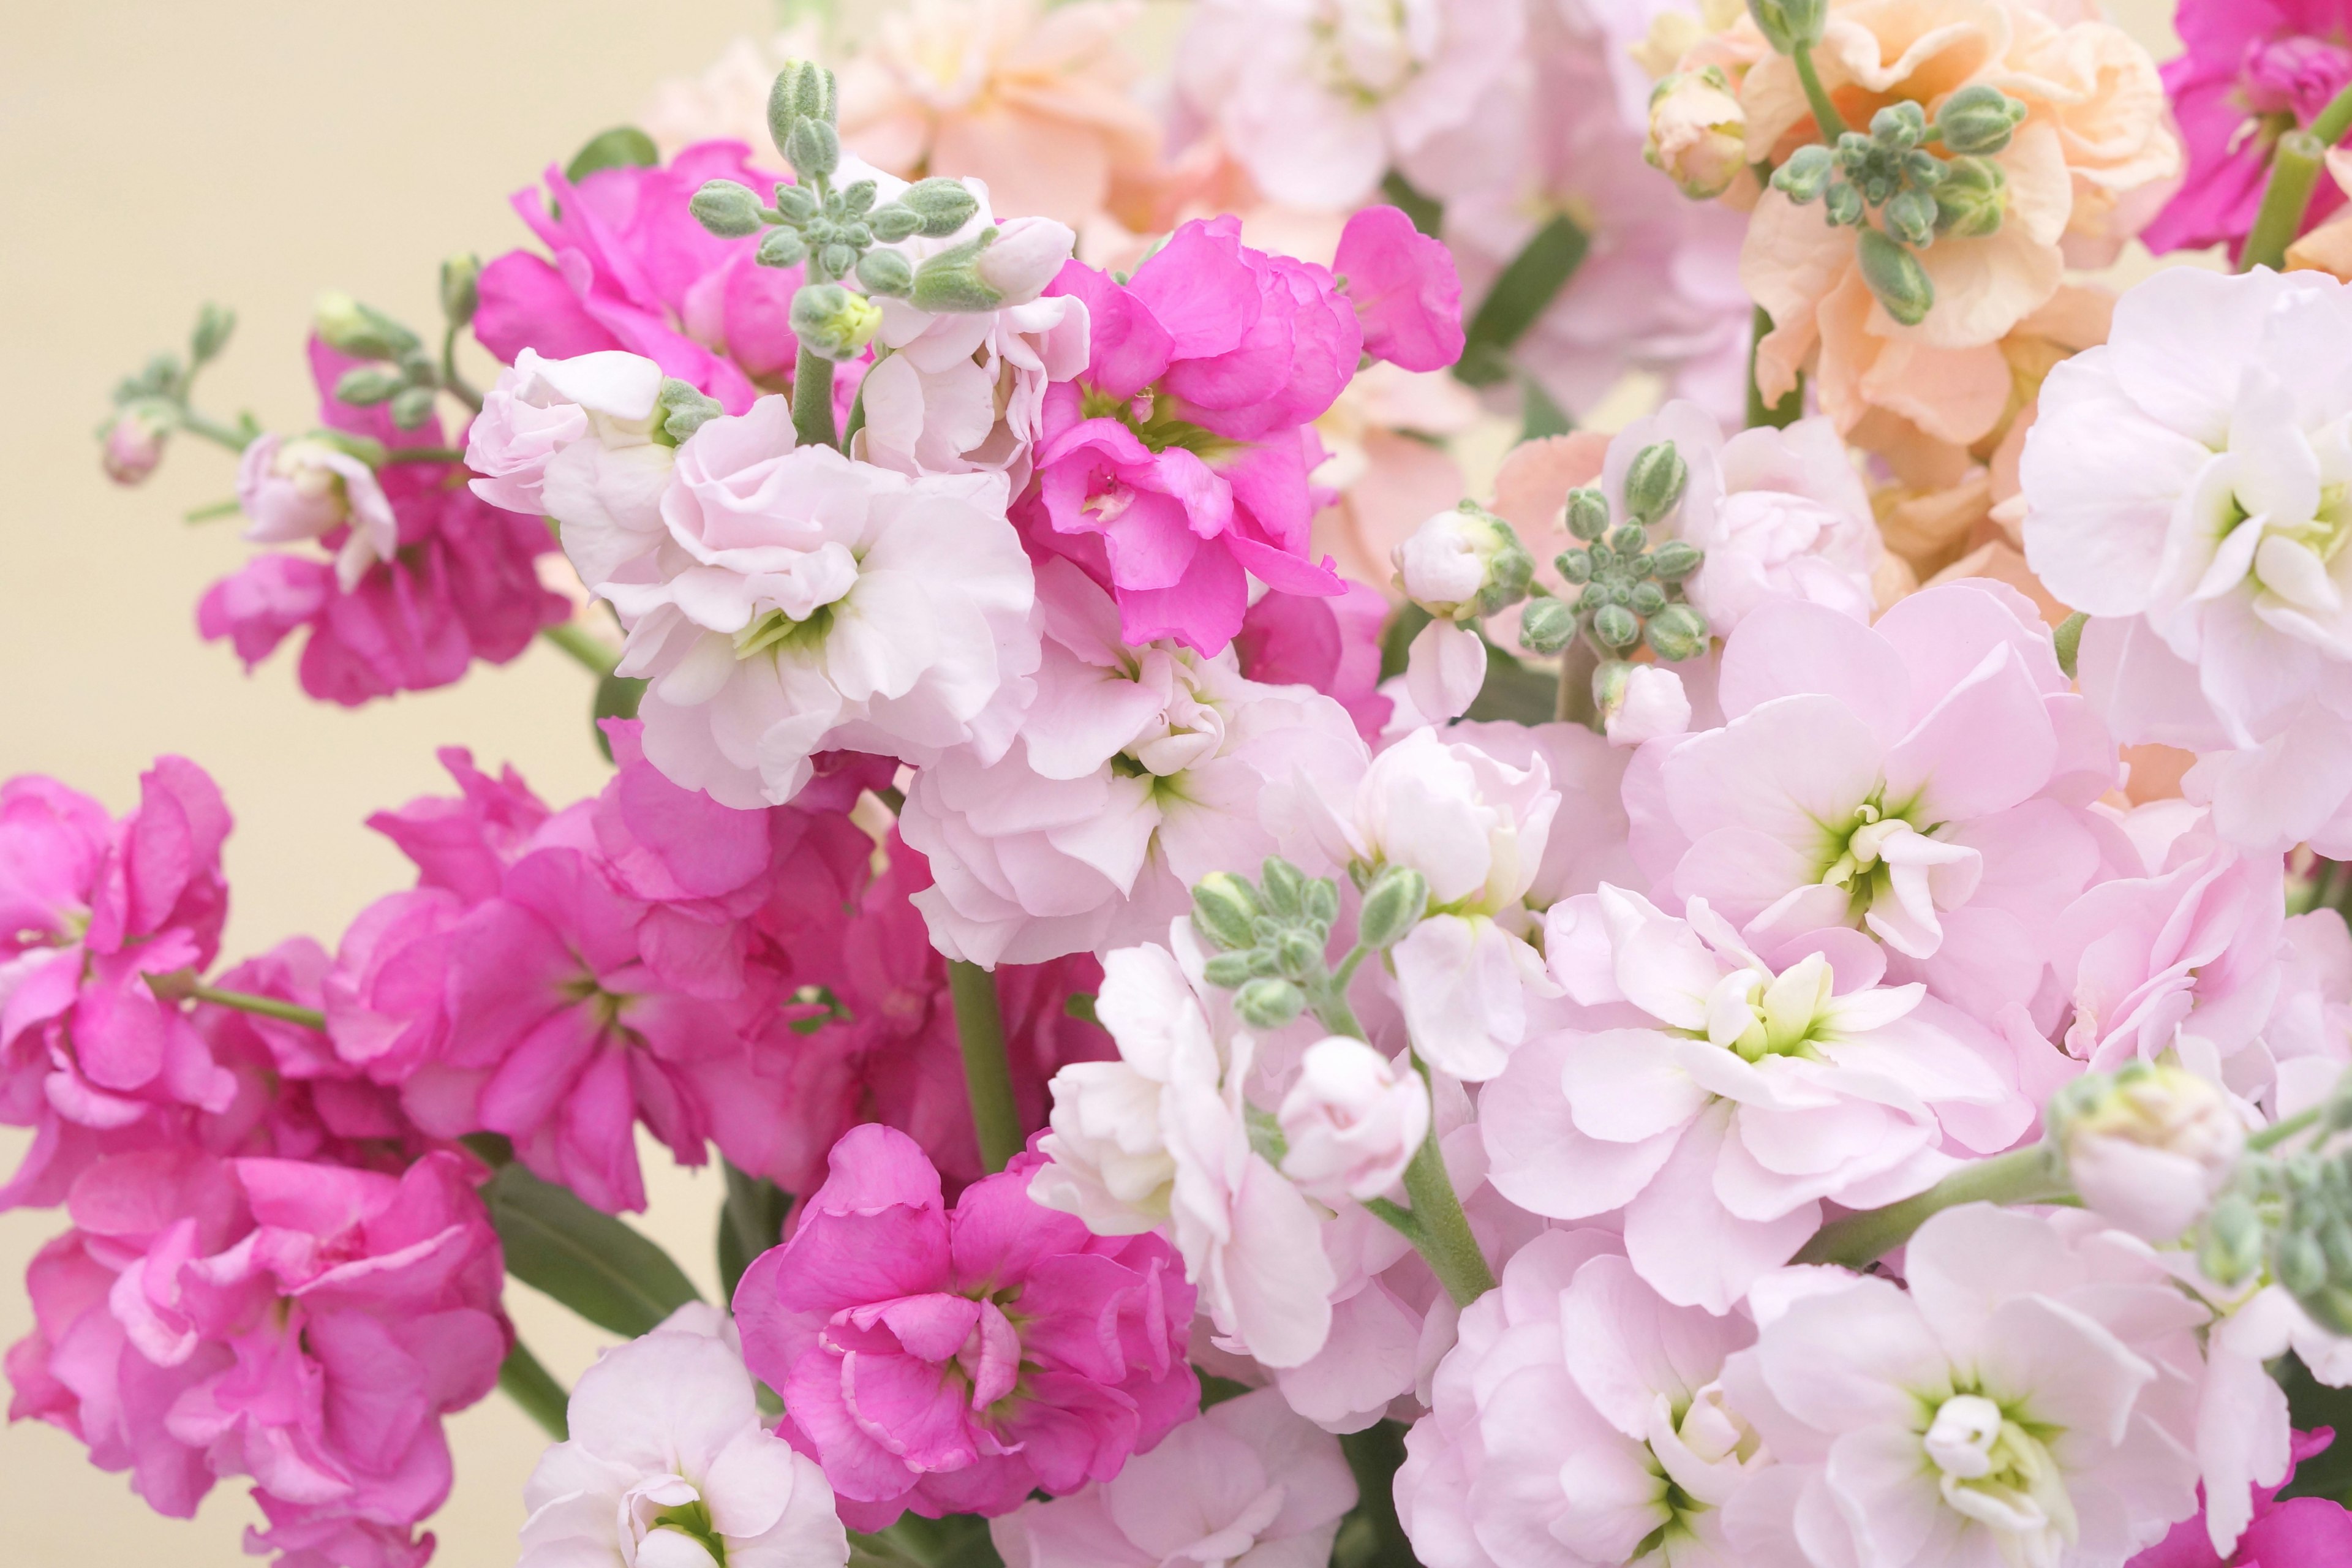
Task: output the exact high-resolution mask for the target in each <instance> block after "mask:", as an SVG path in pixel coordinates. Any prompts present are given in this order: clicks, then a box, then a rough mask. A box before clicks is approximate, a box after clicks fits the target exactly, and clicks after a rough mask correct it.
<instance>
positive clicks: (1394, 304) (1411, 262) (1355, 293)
mask: <svg viewBox="0 0 2352 1568" xmlns="http://www.w3.org/2000/svg"><path fill="white" fill-rule="evenodd" d="M1331 270H1332V271H1333V272H1335V273H1337V274H1338V275H1339V287H1340V289H1342V290H1343V291H1344V292H1345V293H1346V294H1347V296H1348V302H1349V304H1350V305H1353V306H1354V307H1355V308H1356V320H1357V322H1358V323H1359V324H1360V326H1361V327H1362V329H1363V333H1364V352H1365V353H1368V354H1370V355H1371V356H1372V357H1373V358H1374V359H1381V360H1386V361H1388V362H1389V363H1391V364H1393V365H1397V366H1400V367H1401V368H1402V369H1405V370H1444V368H1445V367H1446V366H1448V365H1450V364H1452V363H1454V361H1456V360H1458V359H1460V358H1461V357H1462V343H1463V333H1462V279H1461V277H1460V276H1459V275H1458V274H1456V273H1455V272H1454V255H1453V253H1452V252H1451V251H1449V250H1447V249H1446V248H1445V247H1444V245H1442V244H1440V243H1439V242H1438V241H1436V240H1434V239H1432V238H1431V237H1429V236H1427V235H1425V234H1423V233H1421V232H1420V231H1419V230H1417V229H1415V228H1414V227H1413V226H1412V219H1411V218H1409V217H1407V216H1404V214H1403V213H1402V212H1400V211H1399V210H1398V209H1396V208H1395V207H1366V208H1364V209H1363V210H1362V211H1360V212H1359V213H1357V214H1356V215H1355V216H1352V217H1350V218H1349V220H1348V226H1347V227H1346V228H1344V229H1342V230H1341V231H1340V233H1339V254H1338V255H1337V256H1335V257H1334V258H1332V261H1331Z"/></svg>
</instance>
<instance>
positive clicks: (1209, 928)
mask: <svg viewBox="0 0 2352 1568" xmlns="http://www.w3.org/2000/svg"><path fill="white" fill-rule="evenodd" d="M1264 913H1265V904H1264V903H1262V902H1260V901H1259V900H1258V896H1257V889H1255V888H1253V887H1251V886H1250V885H1249V882H1248V880H1247V879H1245V878H1241V877H1236V876H1234V874H1233V873H1232V872H1231V871H1212V872H1211V873H1209V875H1207V876H1205V877H1203V878H1202V879H1201V880H1200V881H1199V882H1197V883H1195V884H1194V885H1193V888H1192V929H1193V930H1195V931H1199V932H1200V933H1201V935H1202V936H1203V937H1205V938H1206V939H1207V940H1208V941H1209V942H1212V943H1213V944H1214V945H1216V946H1218V947H1221V948H1223V949H1225V950H1227V951H1228V952H1231V951H1234V950H1236V949H1241V948H1248V947H1254V946H1255V945H1256V943H1257V929H1256V927H1257V920H1258V917H1259V916H1260V915H1263V914H1264Z"/></svg>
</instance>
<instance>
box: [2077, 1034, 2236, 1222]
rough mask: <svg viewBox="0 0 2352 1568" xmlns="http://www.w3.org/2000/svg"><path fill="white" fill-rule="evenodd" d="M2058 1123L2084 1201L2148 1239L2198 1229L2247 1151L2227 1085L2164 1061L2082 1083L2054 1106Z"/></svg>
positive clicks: (2096, 1076) (2133, 1065) (2135, 1065)
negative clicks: (2191, 1227) (2171, 1065)
mask: <svg viewBox="0 0 2352 1568" xmlns="http://www.w3.org/2000/svg"><path fill="white" fill-rule="evenodd" d="M2050 1123H2051V1131H2052V1135H2053V1137H2054V1138H2055V1140H2056V1141H2057V1143H2058V1146H2059V1148H2060V1150H2061V1151H2062V1152H2063V1153H2064V1155H2065V1159H2066V1170H2067V1173H2068V1176H2069V1177H2070V1179H2071V1180H2072V1181H2073V1183H2074V1191H2075V1192H2076V1193H2077V1194H2079V1195H2080V1196H2081V1197H2082V1199H2083V1201H2084V1203H2085V1204H2086V1205H2089V1206H2090V1207H2091V1208H2093V1209H2095V1210H2096V1211H2097V1212H2098V1214H2099V1215H2100V1217H2101V1218H2103V1219H2105V1220H2106V1221H2108V1222H2109V1223H2110V1224H2112V1225H2115V1226H2119V1227H2121V1228H2122V1229H2125V1230H2127V1231H2130V1232H2131V1233H2132V1234H2133V1235H2135V1236H2137V1237H2141V1238H2143V1239H2145V1240H2147V1241H2170V1240H2172V1239H2173V1238H2175V1237H2179V1236H2180V1235H2181V1234H2182V1233H2184V1232H2186V1231H2187V1230H2188V1229H2189V1227H2190V1226H2193V1225H2195V1224H2196V1223H2197V1221H2198V1220H2199V1218H2200V1217H2201V1216H2202V1215H2204V1213H2205V1211H2206V1209H2207V1208H2208V1207H2209V1206H2210V1205H2211V1203H2212V1201H2213V1199H2214V1197H2215V1196H2216V1195H2217V1194H2219V1193H2220V1192H2221V1189H2222V1188H2223V1187H2224V1186H2226V1185H2228V1184H2229V1182H2230V1179H2231V1174H2232V1173H2234V1172H2235V1171H2236V1169H2237V1164H2238V1158H2239V1156H2240V1155H2241V1154H2242V1152H2244V1150H2245V1146H2246V1131H2245V1127H2244V1125H2243V1124H2242V1122H2241V1121H2239V1120H2238V1117H2237V1113H2236V1112H2235V1111H2233V1110H2231V1107H2230V1102H2229V1098H2228V1096H2227V1095H2226V1094H2224V1093H2223V1092H2222V1090H2221V1088H2220V1087H2219V1086H2217V1085H2215V1084H2213V1083H2210V1082H2209V1081H2208V1080H2206V1079H2202V1078H2200V1077H2198V1076H2197V1075H2196V1074H2195V1073H2192V1072H2189V1071H2188V1070H2187V1069H2186V1068H2177V1067H2170V1066H2166V1065H2162V1064H2158V1063H2149V1062H2133V1063H2130V1064H2129V1065H2127V1066H2126V1067H2125V1068H2122V1069H2121V1070H2119V1071H2117V1072H2116V1073H2115V1074H2113V1075H2112V1076H2107V1075H2101V1074H2091V1075H2086V1076H2085V1077H2084V1078H2081V1079H2076V1080H2074V1082H2073V1083H2070V1084H2068V1085H2067V1086H2066V1088H2065V1089H2063V1091H2061V1092H2060V1093H2059V1094H2058V1095H2056V1096H2054V1097H2053V1099H2052V1100H2051V1104H2050Z"/></svg>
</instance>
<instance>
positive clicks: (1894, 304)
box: [1856, 227, 1936, 327]
mask: <svg viewBox="0 0 2352 1568" xmlns="http://www.w3.org/2000/svg"><path fill="white" fill-rule="evenodd" d="M1856 238H1857V239H1858V240H1859V241H1860V250H1859V254H1860V257H1861V260H1862V280H1863V281H1864V283H1867V284H1869V285H1870V291H1871V292H1872V293H1873V294H1875V295H1877V296H1878V302H1879V303H1880V304H1881V305H1884V306H1885V308H1886V313H1887V314H1888V315H1890V316H1892V317H1894V318H1895V320H1896V321H1900V322H1902V323H1903V324H1904V325H1905V326H1906V327H1916V326H1917V325H1918V324H1919V323H1920V322H1922V321H1926V320H1927V312H1928V311H1929V310H1933V309H1935V305H1936V286H1935V284H1934V283H1932V282H1930V281H1929V280H1928V278H1927V268H1924V267H1922V266H1920V265H1919V258H1917V257H1916V256H1914V255H1912V254H1911V252H1910V251H1909V250H1907V249H1906V248H1905V247H1903V246H1901V245H1900V244H1897V243H1896V242H1895V241H1894V240H1892V239H1889V238H1888V237H1886V236H1885V235H1884V234H1881V233H1880V232H1879V231H1878V230H1876V229H1874V228H1869V227H1864V229H1863V231H1862V232H1861V234H1859V235H1858V236H1856Z"/></svg>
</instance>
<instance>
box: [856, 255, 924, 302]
mask: <svg viewBox="0 0 2352 1568" xmlns="http://www.w3.org/2000/svg"><path fill="white" fill-rule="evenodd" d="M857 281H858V282H859V283H861V284H863V285H864V286H865V289H866V292H867V293H868V294H881V295H885V296H887V297H889V298H892V299H896V298H897V297H898V296H899V295H901V294H904V293H905V292H906V291H907V290H908V289H912V288H913V287H914V286H915V268H914V267H913V266H912V264H910V263H909V262H908V260H907V258H905V257H903V256H901V255H899V254H898V252H897V251H895V250H869V251H867V252H866V255H865V257H864V258H863V259H861V260H860V261H859V262H858V263H857Z"/></svg>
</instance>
